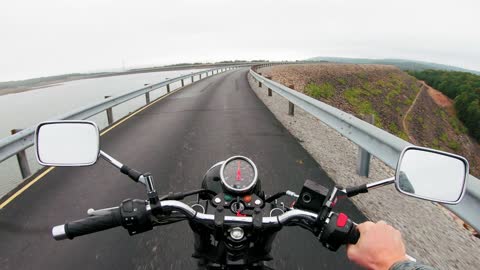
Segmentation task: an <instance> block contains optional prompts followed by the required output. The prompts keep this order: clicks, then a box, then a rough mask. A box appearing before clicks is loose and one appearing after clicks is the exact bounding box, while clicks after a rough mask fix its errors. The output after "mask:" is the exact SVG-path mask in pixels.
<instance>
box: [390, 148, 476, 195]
mask: <svg viewBox="0 0 480 270" xmlns="http://www.w3.org/2000/svg"><path fill="white" fill-rule="evenodd" d="M468 170H469V168H468V161H467V160H466V159H465V158H463V157H461V156H457V155H454V154H450V153H446V152H442V151H437V150H434V149H429V148H423V147H417V146H409V147H407V148H405V149H404V150H403V152H402V154H401V156H400V160H399V162H398V165H397V170H396V173H395V187H396V188H397V190H398V191H400V192H401V193H403V194H406V195H409V196H413V197H416V198H420V199H425V200H429V201H435V202H441V203H446V204H457V203H459V202H460V201H461V200H462V198H463V195H464V193H465V186H466V178H467V175H468Z"/></svg>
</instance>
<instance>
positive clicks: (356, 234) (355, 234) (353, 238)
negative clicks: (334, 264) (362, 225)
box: [347, 224, 360, 245]
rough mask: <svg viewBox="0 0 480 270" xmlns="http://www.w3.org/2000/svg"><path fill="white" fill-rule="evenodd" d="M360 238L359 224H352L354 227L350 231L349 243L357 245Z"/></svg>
mask: <svg viewBox="0 0 480 270" xmlns="http://www.w3.org/2000/svg"><path fill="white" fill-rule="evenodd" d="M358 239H360V231H359V230H358V229H357V225H355V224H352V228H351V229H350V232H349V233H348V237H347V241H348V243H349V244H353V245H355V244H356V243H357V242H358Z"/></svg>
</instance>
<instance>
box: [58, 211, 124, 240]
mask: <svg viewBox="0 0 480 270" xmlns="http://www.w3.org/2000/svg"><path fill="white" fill-rule="evenodd" d="M121 220H122V216H121V214H120V209H118V208H117V209H113V210H111V211H109V212H108V213H106V214H105V215H101V216H92V217H88V218H84V219H80V220H76V221H72V222H68V223H66V224H63V225H58V226H55V227H53V229H52V235H53V238H54V239H55V240H64V239H67V238H68V239H73V238H75V237H78V236H82V235H85V234H90V233H94V232H99V231H103V230H107V229H111V228H114V227H118V226H121V225H122V222H121Z"/></svg>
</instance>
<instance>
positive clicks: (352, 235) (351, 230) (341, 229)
mask: <svg viewBox="0 0 480 270" xmlns="http://www.w3.org/2000/svg"><path fill="white" fill-rule="evenodd" d="M356 235H357V229H356V226H355V224H354V223H353V222H352V221H351V220H350V219H349V218H348V216H347V215H345V214H343V213H340V214H337V213H334V212H331V213H330V215H329V217H328V218H327V219H326V220H325V225H324V226H323V230H322V231H321V232H320V235H319V237H318V239H319V240H320V242H321V243H322V244H323V246H325V247H326V248H328V249H329V250H331V251H337V250H338V249H339V248H340V246H341V245H346V244H349V243H350V244H356V242H357V241H358V237H357V236H356Z"/></svg>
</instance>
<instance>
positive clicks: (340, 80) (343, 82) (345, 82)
mask: <svg viewBox="0 0 480 270" xmlns="http://www.w3.org/2000/svg"><path fill="white" fill-rule="evenodd" d="M337 81H338V82H339V83H340V84H342V85H346V84H347V80H345V79H344V78H338V79H337Z"/></svg>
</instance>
